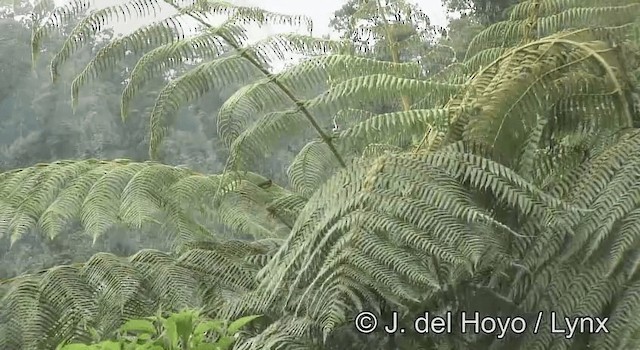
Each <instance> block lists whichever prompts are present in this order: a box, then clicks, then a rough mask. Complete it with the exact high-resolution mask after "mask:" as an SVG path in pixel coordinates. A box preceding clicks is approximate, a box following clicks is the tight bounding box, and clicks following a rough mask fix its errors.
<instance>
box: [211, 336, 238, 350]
mask: <svg viewBox="0 0 640 350" xmlns="http://www.w3.org/2000/svg"><path fill="white" fill-rule="evenodd" d="M235 341H236V339H235V338H234V337H232V336H224V337H220V339H218V341H216V342H215V345H216V348H218V349H220V350H227V349H230V348H231V345H233V343H234V342H235Z"/></svg>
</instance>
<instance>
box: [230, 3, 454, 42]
mask: <svg viewBox="0 0 640 350" xmlns="http://www.w3.org/2000/svg"><path fill="white" fill-rule="evenodd" d="M409 1H411V2H413V3H415V4H418V6H420V8H421V9H422V10H423V11H424V12H425V13H426V14H427V15H428V16H429V18H430V19H431V23H432V24H435V25H446V24H447V19H446V12H445V9H444V7H443V6H442V1H441V0H409ZM232 2H233V3H235V4H238V5H243V6H256V7H260V8H263V9H265V10H269V11H272V12H278V13H282V14H290V15H305V16H308V17H310V18H311V19H312V20H313V32H314V36H316V35H323V34H328V33H329V21H330V20H331V17H332V15H333V12H334V11H336V10H338V9H339V8H340V7H342V5H343V4H344V3H346V0H235V1H232Z"/></svg>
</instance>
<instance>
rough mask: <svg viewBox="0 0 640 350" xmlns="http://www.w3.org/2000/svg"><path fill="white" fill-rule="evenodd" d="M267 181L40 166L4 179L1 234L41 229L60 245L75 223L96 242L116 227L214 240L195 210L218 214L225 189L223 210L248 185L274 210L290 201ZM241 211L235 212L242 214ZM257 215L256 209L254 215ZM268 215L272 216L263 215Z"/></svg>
mask: <svg viewBox="0 0 640 350" xmlns="http://www.w3.org/2000/svg"><path fill="white" fill-rule="evenodd" d="M251 181H254V182H253V183H252V182H251ZM264 181H266V178H264V177H261V176H257V175H252V174H246V175H245V176H244V177H243V176H241V175H240V176H239V174H235V175H233V176H219V175H203V174H198V173H196V172H193V171H191V170H188V169H185V168H181V167H172V166H167V165H162V164H157V163H153V162H144V163H136V162H132V161H128V160H116V161H99V160H85V161H60V162H56V163H51V164H39V165H36V166H34V167H31V168H25V169H19V170H14V171H11V172H8V173H3V174H1V175H0V182H2V184H3V186H2V191H1V192H2V194H3V200H2V201H1V204H2V209H1V213H2V218H1V219H2V220H1V221H0V223H2V227H1V231H0V232H3V233H4V232H8V234H9V236H10V239H11V242H12V244H13V243H14V242H16V241H17V240H19V239H20V238H21V237H22V236H23V235H24V234H25V233H27V232H30V231H31V230H36V229H38V230H42V231H43V233H44V234H46V235H47V236H49V237H50V238H54V237H56V236H57V235H58V234H60V232H62V231H63V229H64V228H65V227H66V225H67V224H68V223H70V222H73V221H76V220H77V221H79V222H80V223H81V224H82V225H83V226H84V228H85V230H86V232H87V234H89V235H90V236H92V237H93V238H94V241H95V240H96V239H98V238H99V237H100V236H102V235H103V234H104V233H105V232H107V230H108V229H110V228H111V227H112V226H113V225H114V224H117V223H124V224H126V225H130V226H133V227H140V226H141V225H143V224H147V223H153V222H156V223H157V222H159V221H158V220H160V221H165V222H167V223H170V225H169V226H170V227H172V228H173V230H175V231H174V232H175V238H176V239H178V242H185V241H189V240H192V239H194V237H202V235H204V236H205V237H206V236H210V235H211V233H209V231H208V230H206V229H205V228H204V227H203V226H202V225H201V224H199V223H197V222H195V221H194V219H193V218H192V217H191V215H190V214H189V211H190V210H193V209H194V208H196V207H197V208H198V209H202V208H205V207H207V206H208V207H209V208H212V207H211V205H212V204H211V203H212V201H213V198H214V197H215V193H216V191H218V189H219V188H220V187H222V189H223V196H222V203H224V201H225V200H230V201H231V199H232V197H233V196H234V195H235V194H234V193H242V191H246V188H247V186H249V185H252V186H253V188H254V191H253V192H251V194H250V197H253V198H254V201H255V200H257V199H258V198H260V197H256V196H257V195H262V196H263V197H264V198H263V200H264V201H265V203H268V202H271V201H273V200H275V199H277V198H279V196H284V195H286V194H287V192H286V191H284V190H283V189H281V188H280V187H279V186H277V185H273V186H271V187H270V188H266V189H263V188H261V187H257V185H258V184H260V183H261V182H264ZM241 184H242V186H244V187H242V186H240V185H241ZM243 188H244V189H243ZM238 191H241V192H238ZM225 196H228V197H225ZM265 196H266V197H265ZM226 205H229V204H228V203H227V204H226ZM239 209H240V208H236V211H235V212H236V213H237V214H238V215H241V214H242V213H243V212H242V210H239ZM255 212H256V211H255V208H254V210H253V211H252V212H251V213H254V214H255ZM262 212H263V213H264V215H266V214H267V212H266V211H265V210H264V208H263V209H262ZM159 215H160V216H159ZM244 215H246V213H245V214H244ZM221 218H223V217H221ZM256 220H257V219H254V221H256ZM221 223H222V224H226V225H229V224H230V223H231V222H225V221H224V220H223V221H222V222H221ZM169 231H172V230H169ZM249 233H252V232H249Z"/></svg>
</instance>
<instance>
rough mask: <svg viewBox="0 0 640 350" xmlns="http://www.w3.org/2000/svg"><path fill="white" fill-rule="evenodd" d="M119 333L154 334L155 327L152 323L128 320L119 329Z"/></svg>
mask: <svg viewBox="0 0 640 350" xmlns="http://www.w3.org/2000/svg"><path fill="white" fill-rule="evenodd" d="M120 331H122V332H142V333H149V334H155V333H156V327H155V326H154V325H153V322H151V321H147V320H129V321H127V322H125V324H123V325H122V326H121V327H120Z"/></svg>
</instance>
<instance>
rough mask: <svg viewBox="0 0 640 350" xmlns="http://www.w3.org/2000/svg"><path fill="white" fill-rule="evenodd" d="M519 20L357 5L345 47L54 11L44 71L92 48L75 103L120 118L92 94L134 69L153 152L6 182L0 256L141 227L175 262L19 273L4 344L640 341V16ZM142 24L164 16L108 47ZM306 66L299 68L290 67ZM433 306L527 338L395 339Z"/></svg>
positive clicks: (40, 24)
mask: <svg viewBox="0 0 640 350" xmlns="http://www.w3.org/2000/svg"><path fill="white" fill-rule="evenodd" d="M97 3H99V2H97ZM501 6H502V5H501ZM505 6H506V5H505ZM508 8H509V10H508V12H507V13H506V15H505V16H504V18H503V20H501V21H499V22H495V23H491V20H486V19H478V18H476V20H472V21H467V22H463V21H459V22H456V24H457V25H458V26H457V27H455V28H454V27H452V28H449V29H450V30H449V31H448V32H447V34H448V35H447V36H446V37H441V36H439V34H442V33H443V32H442V31H438V30H436V29H434V28H433V27H431V26H430V25H429V24H428V21H426V17H425V16H424V15H423V14H422V13H416V11H415V10H414V7H412V5H411V4H409V3H408V2H404V1H386V2H383V1H368V2H349V4H347V5H346V6H345V8H343V10H344V11H343V12H340V11H339V13H337V16H338V17H336V18H337V19H336V20H335V21H334V25H335V26H341V27H340V28H342V29H341V30H343V33H342V34H343V38H344V40H342V41H332V40H328V39H318V38H314V37H312V36H309V35H304V34H281V35H275V36H272V37H269V38H267V39H265V40H261V41H258V42H250V41H249V38H248V37H249V36H248V33H249V28H251V26H258V27H260V26H264V25H270V24H273V23H280V24H287V25H292V26H303V27H304V26H307V25H308V23H307V21H306V19H305V18H302V17H296V16H285V15H280V14H275V13H269V12H267V11H264V10H261V9H259V8H251V7H241V6H235V5H231V4H229V3H226V2H218V1H207V0H179V1H169V0H128V1H125V2H123V3H121V4H117V5H111V6H108V7H100V6H97V5H96V4H95V3H93V2H92V1H90V0H76V1H73V2H70V3H69V4H66V5H64V6H60V7H53V6H52V4H51V3H50V2H49V1H43V2H41V3H39V4H38V5H36V6H35V7H34V8H32V9H30V10H29V11H31V12H32V13H33V15H32V17H31V18H32V21H33V22H30V26H31V29H32V36H31V40H32V42H31V47H32V50H33V56H34V62H36V66H37V64H38V63H37V62H39V60H38V58H39V56H41V55H46V54H48V53H49V52H50V49H46V47H48V46H47V45H49V44H52V43H53V42H54V41H55V38H56V36H55V34H54V33H55V31H56V30H61V31H62V32H63V33H64V40H63V41H61V42H60V43H59V45H57V46H56V47H55V54H53V55H52V56H51V61H50V62H51V65H50V71H51V75H52V77H53V78H54V79H53V80H54V82H55V84H68V80H67V83H65V77H68V74H69V73H66V71H65V69H70V68H77V67H78V66H79V64H78V63H77V61H76V60H78V59H79V58H80V57H81V56H82V55H86V52H87V51H83V50H85V49H86V48H88V47H90V46H92V47H91V49H92V51H91V50H90V51H91V54H90V55H89V56H90V58H88V63H86V65H85V64H83V65H82V67H83V68H82V69H81V70H79V71H75V77H74V78H73V80H72V82H71V84H68V85H67V86H66V88H67V89H68V90H67V91H69V90H70V91H71V100H72V106H73V107H74V108H75V111H76V113H78V111H80V113H81V114H82V113H87V114H86V115H89V114H91V113H88V112H87V111H91V107H84V108H87V109H85V110H84V112H83V111H82V109H81V108H82V103H83V102H82V101H84V100H85V97H84V96H85V95H88V96H87V98H88V99H91V98H93V99H95V100H97V101H96V103H105V99H103V98H101V97H100V96H98V94H99V93H100V92H99V91H96V92H94V93H93V94H94V95H92V93H91V91H92V90H91V86H92V84H99V85H98V86H106V85H105V82H104V81H101V80H102V79H103V78H102V77H103V76H107V75H108V74H109V73H113V72H118V73H122V76H118V77H123V81H124V83H123V86H124V87H123V92H122V96H121V97H122V98H121V101H120V108H119V110H118V111H117V114H120V117H122V119H123V121H124V122H125V125H131V124H130V123H133V124H132V125H134V126H133V127H131V128H129V127H127V126H120V127H119V128H122V133H123V136H121V137H122V139H121V140H122V141H119V142H123V143H124V142H129V143H133V142H139V141H134V140H132V139H131V138H132V137H134V136H136V135H139V134H140V133H141V132H145V133H146V134H147V136H146V137H144V138H143V139H144V140H145V143H144V144H145V145H148V151H149V152H148V154H149V158H151V160H146V159H143V157H142V156H140V158H138V159H132V160H129V159H114V160H95V159H85V158H91V157H96V158H102V157H100V155H101V154H96V155H88V154H87V156H86V157H81V156H79V155H78V154H74V155H70V156H69V158H74V160H60V161H52V162H48V163H43V164H37V165H35V166H29V167H23V168H18V169H15V170H7V171H5V172H4V173H2V174H0V183H1V186H0V215H2V217H1V218H0V222H1V223H2V225H0V234H1V235H2V239H5V240H6V241H7V243H8V244H11V245H13V247H12V248H11V249H12V250H14V249H17V248H19V245H20V243H21V242H24V241H25V240H28V239H33V237H39V239H41V240H42V241H45V240H49V239H53V240H58V241H60V242H65V244H67V246H69V245H74V244H76V243H75V241H74V240H75V239H76V237H84V238H83V239H85V241H84V242H91V241H93V242H101V240H103V239H104V238H105V237H108V239H109V240H111V239H113V238H112V237H117V236H115V235H116V234H122V232H127V233H126V235H127V237H131V236H136V235H139V236H138V237H145V240H144V241H142V242H141V243H144V242H149V243H150V244H156V245H160V246H161V247H158V246H154V247H149V246H146V247H145V248H144V249H141V250H139V251H137V252H135V253H133V254H130V256H127V257H124V256H123V255H124V254H118V253H117V252H114V251H112V250H109V251H102V252H98V253H96V254H93V255H92V256H91V257H88V258H87V259H85V261H81V262H75V261H74V262H72V263H66V264H63V265H57V266H54V267H51V268H48V269H44V270H42V271H38V272H33V273H26V274H21V275H18V276H15V277H12V278H9V279H6V280H4V281H2V284H1V285H0V294H1V295H2V297H3V298H2V302H1V303H0V346H2V347H3V348H7V349H48V348H53V347H55V346H57V345H58V344H60V343H63V342H85V343H88V342H91V341H92V340H95V339H96V337H98V338H100V339H111V338H110V337H112V336H113V335H114V334H117V333H118V330H119V329H121V327H122V325H123V324H126V322H127V321H128V320H132V319H140V318H142V317H147V316H149V315H153V314H155V313H156V312H157V311H158V310H169V311H173V312H176V311H178V310H182V309H185V308H198V309H201V310H202V313H203V315H206V316H207V317H209V318H211V319H220V320H236V319H243V317H246V316H248V315H262V317H260V318H258V319H256V320H255V321H253V322H251V324H250V325H249V327H247V328H246V329H245V330H244V331H243V332H241V333H238V337H237V339H236V341H235V343H234V349H242V350H254V349H255V350H263V349H345V348H349V349H371V348H376V349H403V350H404V349H439V350H441V349H519V348H523V349H587V348H594V349H603V350H608V349H634V348H638V347H640V318H639V317H638V315H639V314H640V312H639V311H640V297H639V296H640V270H639V269H638V266H640V264H638V262H640V258H639V257H640V246H639V242H640V230H639V229H638V228H640V222H638V219H639V218H640V216H638V213H639V212H640V192H639V189H640V183H639V182H640V178H638V176H637V174H638V171H639V170H640V134H639V133H638V130H637V127H638V125H639V124H638V121H639V120H640V90H639V89H640V83H639V80H638V79H639V78H640V45H639V44H640V2H639V1H638V0H615V1H609V2H608V3H607V4H604V3H603V2H602V1H596V0H581V1H573V0H524V1H521V2H519V3H517V4H515V5H511V6H508ZM154 10H155V11H160V12H162V13H165V14H166V16H165V17H161V16H160V17H158V16H156V17H153V16H152V13H153V11H154ZM349 11H351V12H349ZM345 14H346V16H352V17H353V18H355V19H358V20H355V21H351V22H350V21H342V22H341V21H340V16H343V17H344V16H345ZM138 17H153V18H147V19H148V21H146V22H145V23H147V24H145V25H144V26H143V27H141V28H139V29H135V30H132V31H130V32H127V33H124V34H123V35H120V36H113V35H111V34H109V33H110V30H112V29H109V28H108V27H109V25H108V24H109V23H115V22H117V21H118V20H122V19H123V18H124V20H125V21H131V20H133V19H137V18H138ZM221 18H222V20H220V19H221ZM343 19H344V18H343ZM14 22H15V20H14ZM487 22H488V23H487ZM11 25H15V23H13V22H11ZM70 26H71V27H70ZM480 28H484V29H482V30H481V31H479V29H480ZM104 30H107V34H106V38H103V39H101V40H98V39H99V38H101V35H102V34H101V33H103V32H104ZM475 31H479V32H478V33H477V35H474V36H473V37H472V38H471V35H470V34H469V33H471V32H475ZM456 33H458V34H456ZM456 35H458V36H456ZM365 39H366V40H365ZM92 40H95V41H96V42H95V43H94V42H93V41H92ZM463 49H465V50H464V51H465V52H464V54H462V53H461V51H463ZM292 53H294V54H301V55H304V56H305V57H306V58H305V59H304V60H302V61H301V62H299V63H297V64H294V65H291V66H289V67H286V68H285V69H284V70H280V71H278V70H275V69H273V67H272V66H273V63H274V62H275V61H277V60H278V59H280V58H283V57H286V55H287V54H292ZM2 54H3V55H4V54H5V52H4V50H3V52H2ZM36 72H37V69H36ZM14 78H15V77H14ZM110 79H112V80H114V82H115V81H117V80H118V79H115V78H113V76H112V77H111V78H110ZM8 81H9V82H14V81H15V80H8ZM109 81H110V80H109ZM35 82H39V83H41V84H44V83H43V82H42V80H41V79H40V80H34V83H35ZM12 84H13V83H12ZM55 86H59V85H55ZM112 87H116V84H114V85H113V86H112ZM221 87H224V89H226V91H222V89H221ZM57 88H58V87H55V89H57ZM229 89H234V91H228V90H229ZM5 90H7V89H6V88H5ZM5 90H2V91H3V92H2V93H3V96H5V95H6V94H10V93H11V89H8V90H7V91H8V92H6V93H5ZM53 91H58V90H53ZM144 91H151V92H152V93H153V94H154V98H155V101H154V102H152V106H149V107H148V108H144V107H140V106H144V103H145V102H147V101H148V98H147V97H148V96H147V95H145V93H143V92H144ZM92 96H93V97H92ZM108 96H111V95H108ZM209 96H214V97H215V98H218V99H221V100H224V102H221V103H220V104H219V108H217V113H214V111H212V110H210V109H207V108H212V107H214V106H206V105H202V104H200V103H202V101H205V102H211V99H209ZM223 96H224V97H223ZM12 101H14V99H12ZM106 102H108V101H106ZM13 103H15V102H13ZM213 104H214V105H215V102H214V103H213ZM1 107H3V108H4V106H1ZM134 107H135V109H134ZM215 107H218V106H215ZM100 113H102V111H99V113H95V114H91V115H93V117H94V118H95V119H93V120H96V121H97V120H108V121H109V122H111V119H108V117H110V116H111V115H112V114H109V115H107V114H104V115H103V114H100ZM202 113H209V115H210V116H211V115H213V116H214V118H210V119H207V118H206V117H202ZM53 114H54V115H57V113H53ZM85 120H88V119H85ZM140 120H144V122H142V123H140ZM188 120H190V123H194V120H199V121H200V122H201V124H199V125H196V126H195V127H193V126H192V127H191V129H196V130H198V131H197V133H200V134H199V135H205V134H204V133H208V132H207V131H205V130H211V129H207V128H210V124H211V123H215V125H216V128H215V130H214V131H215V136H213V135H212V136H211V140H214V141H211V140H209V141H208V142H212V143H210V144H209V145H211V146H212V147H211V148H210V153H212V154H215V155H214V156H210V157H215V158H218V157H221V156H224V163H220V164H219V165H220V167H219V168H218V169H214V170H211V169H206V168H195V167H189V166H184V165H180V166H178V165H173V164H172V162H171V161H170V160H171V158H170V157H168V156H167V149H170V148H171V145H172V142H173V144H174V145H175V142H176V141H172V140H171V135H172V134H173V133H176V132H178V131H180V128H181V123H189V122H188ZM138 123H140V124H138ZM145 124H146V125H147V126H146V128H145V126H144V125H145ZM138 125H139V126H138ZM53 127H54V126H53V125H52V128H53ZM112 128H117V127H115V126H113V127H112ZM182 128H184V124H182ZM110 130H114V129H110ZM43 132H45V133H46V132H49V131H48V129H47V130H45V131H43ZM126 132H130V133H132V134H133V135H129V134H125V133H126ZM187 132H190V131H187ZM194 137H195V136H194ZM198 137H201V136H198ZM125 140H126V141H125ZM202 142H204V139H203V141H202ZM219 150H220V151H219ZM131 158H136V157H135V156H132V157H131ZM285 161H286V162H287V163H288V165H287V167H286V171H278V170H282V168H284V167H283V166H282V164H283V162H285ZM265 163H267V165H265ZM72 232H79V233H72ZM42 237H45V239H42ZM87 239H88V241H87ZM109 248H111V247H109ZM363 310H367V311H371V312H372V313H373V314H375V315H377V316H378V317H380V323H379V324H378V327H377V328H376V330H375V331H374V332H372V333H371V334H362V333H359V332H358V331H357V330H356V329H355V327H354V321H355V322H357V321H358V319H359V318H357V317H356V315H358V313H359V312H361V311H363ZM425 311H428V312H430V313H431V314H433V315H436V316H446V315H447V314H452V315H453V316H452V318H453V321H452V322H453V323H454V324H459V323H460V322H461V320H460V317H461V312H478V315H479V316H480V317H494V318H497V317H500V318H501V319H506V318H508V317H520V318H522V320H523V322H525V323H527V324H528V325H529V328H528V329H527V332H524V333H523V334H516V333H518V332H514V331H510V332H507V333H506V334H505V336H504V337H502V336H500V337H497V336H496V334H483V333H479V334H477V333H474V332H461V330H460V329H459V328H457V327H453V329H452V330H451V331H450V332H447V334H446V335H442V336H435V335H429V336H425V335H424V334H417V333H416V332H415V331H411V330H409V329H410V327H409V326H407V327H408V328H407V331H406V332H404V333H397V334H393V335H391V336H390V335H389V334H386V333H385V330H384V323H385V322H387V320H391V319H392V318H393V317H394V315H395V316H397V317H398V318H399V323H400V324H401V325H413V320H414V319H415V318H416V317H418V316H420V315H424V312H425ZM396 312H397V313H396ZM552 314H554V315H555V317H556V318H557V319H559V320H563V319H564V318H565V317H567V318H571V317H578V316H583V317H584V316H589V317H592V318H594V319H595V318H598V319H601V320H605V319H606V328H607V332H591V333H589V332H580V333H579V334H574V335H572V336H567V334H566V333H563V332H554V331H553V330H554V328H553V327H552V326H551V323H550V322H551V318H550V317H551V315H552ZM540 316H543V317H542V318H539V317H540ZM383 320H384V322H383ZM539 323H541V324H542V326H541V327H539V329H537V331H536V332H533V331H531V329H532V327H534V326H533V325H534V324H536V325H539ZM595 324H596V326H597V323H595ZM562 325H564V326H566V324H564V323H562ZM536 328H537V326H536ZM596 328H597V327H596ZM563 329H566V327H564V328H563ZM234 339H235V338H234ZM182 346H186V345H185V343H183V344H182Z"/></svg>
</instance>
